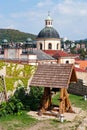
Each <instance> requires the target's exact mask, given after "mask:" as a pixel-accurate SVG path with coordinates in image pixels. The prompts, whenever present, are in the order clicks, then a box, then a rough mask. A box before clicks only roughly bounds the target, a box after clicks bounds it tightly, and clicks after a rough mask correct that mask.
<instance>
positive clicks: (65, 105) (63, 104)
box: [59, 88, 73, 114]
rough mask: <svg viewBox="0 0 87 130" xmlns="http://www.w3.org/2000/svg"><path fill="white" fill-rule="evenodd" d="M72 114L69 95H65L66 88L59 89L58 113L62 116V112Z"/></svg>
mask: <svg viewBox="0 0 87 130" xmlns="http://www.w3.org/2000/svg"><path fill="white" fill-rule="evenodd" d="M65 111H66V112H73V110H72V107H71V103H70V100H69V95H68V93H67V89H66V88H61V90H60V105H59V113H60V114H63V113H64V112H65Z"/></svg>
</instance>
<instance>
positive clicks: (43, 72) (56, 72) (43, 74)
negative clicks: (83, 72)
mask: <svg viewBox="0 0 87 130" xmlns="http://www.w3.org/2000/svg"><path fill="white" fill-rule="evenodd" d="M72 81H73V82H76V81H77V78H76V73H75V69H74V66H73V65H72V64H50V65H48V64H47V65H39V66H38V68H37V70H36V72H35V74H34V76H33V78H32V80H31V83H30V86H38V87H52V88H63V87H66V88H68V85H69V83H70V82H72Z"/></svg>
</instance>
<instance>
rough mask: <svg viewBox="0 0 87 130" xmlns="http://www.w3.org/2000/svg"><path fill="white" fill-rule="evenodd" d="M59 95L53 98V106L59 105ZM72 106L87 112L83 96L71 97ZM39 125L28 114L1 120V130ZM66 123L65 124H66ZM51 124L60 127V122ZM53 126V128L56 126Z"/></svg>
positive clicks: (24, 113) (21, 129)
mask: <svg viewBox="0 0 87 130" xmlns="http://www.w3.org/2000/svg"><path fill="white" fill-rule="evenodd" d="M58 98H59V93H57V94H55V95H54V96H53V99H52V102H53V104H57V105H58V104H59V100H58ZM69 98H70V101H71V104H72V106H76V107H79V108H82V109H83V110H87V101H84V99H83V97H82V96H76V95H72V94H70V95H69ZM37 123H38V120H36V119H34V118H32V117H31V116H29V115H27V114H26V112H23V113H22V114H21V115H9V116H6V117H2V118H0V130H24V129H25V130H26V129H29V128H30V127H31V126H33V125H35V124H37ZM66 123H67V122H65V123H64V124H66ZM51 124H52V125H53V124H54V125H60V123H58V121H56V120H53V121H52V120H51ZM54 125H53V126H54Z"/></svg>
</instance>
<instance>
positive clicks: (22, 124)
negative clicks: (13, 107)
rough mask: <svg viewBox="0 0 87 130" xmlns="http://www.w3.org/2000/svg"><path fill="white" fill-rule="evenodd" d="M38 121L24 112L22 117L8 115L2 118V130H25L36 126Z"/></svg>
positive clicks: (0, 119)
mask: <svg viewBox="0 0 87 130" xmlns="http://www.w3.org/2000/svg"><path fill="white" fill-rule="evenodd" d="M37 122H38V120H36V119H34V118H32V117H31V116H29V115H27V114H26V112H23V113H22V114H21V115H8V116H6V117H2V118H0V130H24V129H25V128H29V127H30V126H32V125H34V124H36V123H37Z"/></svg>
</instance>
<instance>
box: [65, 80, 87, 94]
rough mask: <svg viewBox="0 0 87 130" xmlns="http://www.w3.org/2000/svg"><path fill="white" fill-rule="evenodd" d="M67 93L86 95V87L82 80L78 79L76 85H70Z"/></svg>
mask: <svg viewBox="0 0 87 130" xmlns="http://www.w3.org/2000/svg"><path fill="white" fill-rule="evenodd" d="M68 92H69V93H71V94H75V95H81V96H83V95H87V86H86V85H84V84H83V80H81V79H78V82H77V83H71V84H70V85H69V88H68Z"/></svg>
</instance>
